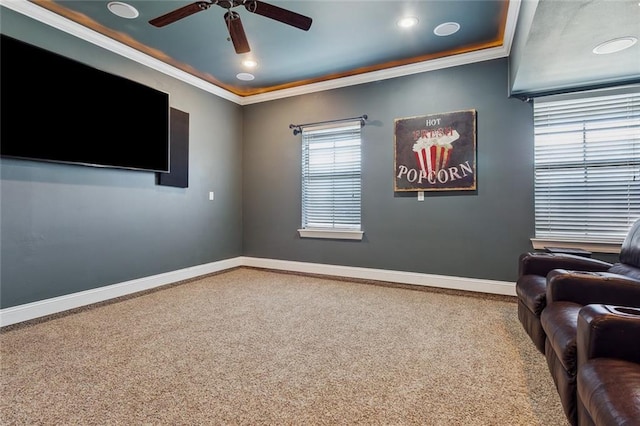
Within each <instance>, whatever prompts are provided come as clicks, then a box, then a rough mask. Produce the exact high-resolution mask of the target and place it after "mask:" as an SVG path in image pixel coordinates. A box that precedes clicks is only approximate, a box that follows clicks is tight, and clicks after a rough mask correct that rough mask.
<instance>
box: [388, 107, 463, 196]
mask: <svg viewBox="0 0 640 426" xmlns="http://www.w3.org/2000/svg"><path fill="white" fill-rule="evenodd" d="M394 169H395V179H394V182H395V183H394V190H395V191H454V190H455V191H460V190H475V189H476V111H475V110H467V111H456V112H448V113H443V114H435V115H425V116H418V117H409V118H400V119H396V120H395V165H394Z"/></svg>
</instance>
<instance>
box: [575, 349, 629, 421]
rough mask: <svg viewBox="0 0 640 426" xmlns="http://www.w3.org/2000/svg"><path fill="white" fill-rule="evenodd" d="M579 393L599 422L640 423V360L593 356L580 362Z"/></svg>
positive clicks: (592, 416)
mask: <svg viewBox="0 0 640 426" xmlns="http://www.w3.org/2000/svg"><path fill="white" fill-rule="evenodd" d="M577 386H578V397H579V399H580V401H581V403H582V405H583V406H584V408H585V410H586V411H587V412H588V413H589V415H590V417H591V418H592V419H593V421H594V422H595V424H597V425H603V426H606V425H618V426H631V425H638V424H640V364H637V363H633V362H629V361H624V360H620V359H613V358H594V359H591V360H589V361H587V362H586V363H585V364H583V365H581V366H580V369H579V371H578V375H577Z"/></svg>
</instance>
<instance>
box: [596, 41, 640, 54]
mask: <svg viewBox="0 0 640 426" xmlns="http://www.w3.org/2000/svg"><path fill="white" fill-rule="evenodd" d="M637 41H638V39H637V38H635V37H620V38H614V39H613V40H609V41H605V42H604V43H600V44H599V45H597V46H596V47H594V48H593V53H595V54H596V55H607V54H609V53H615V52H619V51H621V50H624V49H628V48H629V47H631V46H633V45H634V44H636V42H637Z"/></svg>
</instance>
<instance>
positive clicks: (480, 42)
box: [1, 0, 640, 103]
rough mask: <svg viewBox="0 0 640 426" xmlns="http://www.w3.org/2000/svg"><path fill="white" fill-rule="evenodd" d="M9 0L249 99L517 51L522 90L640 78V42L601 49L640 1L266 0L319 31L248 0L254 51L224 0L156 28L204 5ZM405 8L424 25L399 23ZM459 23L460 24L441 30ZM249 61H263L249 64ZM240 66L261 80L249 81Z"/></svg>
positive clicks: (514, 76) (513, 64) (639, 11)
mask: <svg viewBox="0 0 640 426" xmlns="http://www.w3.org/2000/svg"><path fill="white" fill-rule="evenodd" d="M1 1H2V3H1V4H2V5H3V6H6V7H9V8H12V9H14V10H17V11H19V12H21V13H24V14H26V15H29V16H32V17H35V18H36V19H38V20H41V21H43V22H45V23H47V24H49V25H52V26H57V27H58V28H61V29H64V30H65V31H68V32H72V33H74V34H75V35H77V36H79V37H82V38H85V39H87V40H90V41H92V42H94V43H96V44H101V45H103V47H106V48H111V50H115V51H118V52H119V53H121V54H124V55H125V56H129V57H131V58H133V59H136V60H138V61H139V62H143V63H144V62H146V63H147V64H150V65H152V66H154V67H156V68H158V66H157V64H158V60H159V61H160V63H161V64H162V65H161V67H165V68H164V69H165V70H168V72H169V73H173V74H175V75H176V76H178V77H181V78H183V79H185V80H190V81H191V82H194V83H195V84H196V85H200V86H201V87H208V88H209V89H210V91H212V92H214V93H217V94H219V95H221V96H223V97H226V98H229V99H232V100H234V101H236V102H239V103H251V102H254V101H261V100H266V99H273V98H277V97H283V96H290V95H293V94H298V93H306V92H310V91H314V90H324V89H326V88H332V87H340V86H345V85H352V84H359V83H362V82H367V81H374V80H380V79H385V78H392V77H396V76H400V75H407V74H412V73H417V72H424V71H429V70H432V69H438V68H445V67H449V66H455V65H462V64H465V63H471V62H477V61H482V60H489V59H496V58H504V57H508V56H511V58H510V73H511V82H510V89H511V92H512V93H513V94H514V95H518V94H523V95H529V94H535V93H544V92H552V91H559V90H563V89H567V88H579V87H582V86H597V85H600V84H611V83H612V82H638V81H640V43H636V44H635V45H633V46H631V47H630V48H628V49H626V50H624V51H621V52H617V53H613V54H610V55H596V54H594V53H593V52H592V50H593V48H594V47H595V46H596V45H597V44H598V43H600V42H603V41H607V40H611V39H615V38H620V37H627V36H632V37H635V38H637V39H640V4H639V2H638V0H613V1H607V0H592V1H586V0H585V1H582V0H566V1H565V0H553V1H552V0H466V1H462V0H440V1H436V0H422V1H408V0H389V1H382V0H368V1H359V0H343V1H338V0H324V1H322V0H296V1H280V0H276V1H266V2H264V3H267V4H268V5H273V6H277V7H279V8H283V9H286V10H289V11H292V12H295V13H297V14H300V15H303V16H306V17H309V18H311V19H312V24H311V27H310V28H309V30H308V31H305V30H302V29H299V28H296V27H294V26H291V25H287V24H285V23H283V22H280V21H279V20H276V19H272V18H269V17H267V16H264V15H263V14H259V13H254V12H252V11H250V10H249V9H248V8H245V7H244V5H238V6H237V7H233V9H232V11H235V12H237V13H238V14H239V16H240V18H241V22H242V26H243V28H244V32H245V34H246V38H247V41H248V44H249V45H250V49H251V50H250V52H248V53H242V54H238V53H236V52H235V50H234V45H233V43H232V42H231V41H230V40H229V31H228V29H227V26H226V23H225V20H224V14H225V13H226V12H227V10H226V9H225V8H223V7H221V6H220V5H219V4H212V5H211V6H210V7H209V8H207V9H205V10H199V9H198V11H197V12H194V13H192V14H190V15H189V16H185V17H183V18H182V19H179V20H177V21H175V22H172V23H170V24H168V25H165V26H162V27H157V26H154V25H151V24H150V23H149V21H150V20H152V19H154V18H158V17H160V16H162V15H164V14H166V13H168V12H172V11H174V10H177V9H180V8H183V7H185V6H188V5H190V4H192V3H194V1H193V0H175V1H174V0H172V1H169V0H166V1H165V0H162V1H152V0H123V2H126V3H127V4H128V5H130V6H133V7H134V8H135V10H137V12H138V16H137V17H135V18H123V17H119V16H116V15H114V14H113V13H111V12H110V11H109V9H108V8H107V4H108V3H109V1H101V0H32V1H27V0H1ZM219 1H220V3H226V5H227V6H228V5H229V1H223V0H219ZM245 1H247V0H245ZM211 2H213V3H215V2H216V0H204V3H211ZM242 2H243V1H242V0H235V3H236V4H238V3H242ZM121 10H122V9H121ZM125 10H126V9H125ZM192 12H193V10H192ZM404 16H413V17H416V18H418V24H417V25H416V26H415V27H412V28H401V27H399V26H398V25H397V21H398V20H399V19H400V18H402V17H404ZM69 22H71V23H72V24H73V25H69ZM452 22H455V23H457V24H459V26H460V29H459V30H458V31H457V32H455V33H453V34H451V35H448V36H441V35H436V34H435V33H434V29H436V27H438V25H440V24H446V23H452ZM96 34H97V36H96ZM114 46H119V47H117V48H116V47H114ZM122 46H125V47H126V49H125V50H123V49H122ZM245 59H253V60H255V61H256V62H257V66H256V67H254V68H246V67H245V66H244V65H243V63H242V62H243V60H245ZM241 73H245V74H247V73H248V74H251V75H252V76H253V77H254V78H253V79H252V80H243V79H239V78H238V77H237V76H238V74H241ZM241 76H242V74H241Z"/></svg>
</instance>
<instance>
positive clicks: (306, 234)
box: [298, 229, 364, 241]
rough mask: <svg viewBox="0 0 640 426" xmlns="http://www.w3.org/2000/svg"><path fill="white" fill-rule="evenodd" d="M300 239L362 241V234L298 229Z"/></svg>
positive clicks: (359, 232) (351, 231)
mask: <svg viewBox="0 0 640 426" xmlns="http://www.w3.org/2000/svg"><path fill="white" fill-rule="evenodd" d="M298 233H299V234H300V238H328V239H333V240H358V241H361V240H362V236H363V235H364V232H362V231H354V230H342V229H339V230H338V229H298Z"/></svg>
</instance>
